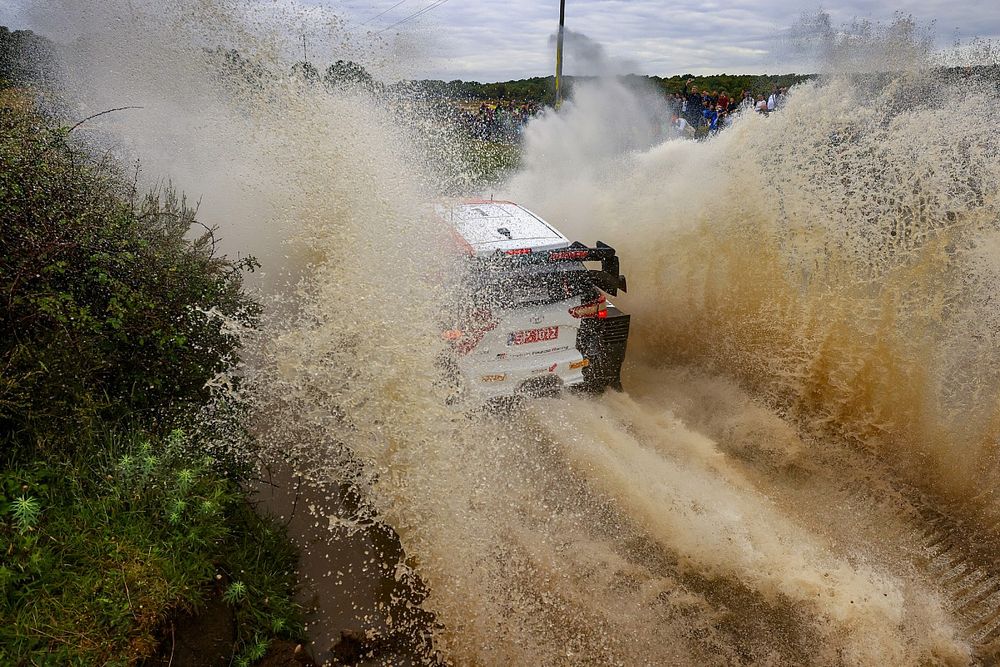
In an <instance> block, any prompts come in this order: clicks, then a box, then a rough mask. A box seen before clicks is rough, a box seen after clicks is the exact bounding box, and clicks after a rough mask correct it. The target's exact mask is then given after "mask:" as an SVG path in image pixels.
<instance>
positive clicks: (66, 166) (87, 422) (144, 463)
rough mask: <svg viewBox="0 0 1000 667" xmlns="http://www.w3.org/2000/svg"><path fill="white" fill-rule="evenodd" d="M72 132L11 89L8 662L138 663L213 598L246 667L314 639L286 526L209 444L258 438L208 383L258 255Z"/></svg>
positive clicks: (5, 507)
mask: <svg viewBox="0 0 1000 667" xmlns="http://www.w3.org/2000/svg"><path fill="white" fill-rule="evenodd" d="M73 139H74V135H73V131H72V129H71V128H67V127H65V126H60V125H59V124H57V123H55V122H54V121H52V120H51V119H49V118H46V117H43V116H41V115H39V114H38V113H36V112H35V111H34V110H33V108H32V105H31V103H30V101H29V98H28V95H27V94H26V93H24V92H23V91H17V90H9V89H8V90H0V216H2V219H3V221H4V224H3V226H2V227H0V290H2V293H3V295H4V296H3V298H4V308H3V309H0V552H2V554H3V557H2V558H0V664H51V665H64V664H78V665H89V664H122V665H124V664H134V663H136V662H138V661H140V660H142V659H144V658H147V657H149V656H151V655H152V654H153V653H154V652H155V651H156V650H157V645H158V643H159V642H160V640H162V639H163V638H164V634H165V628H166V627H167V624H168V621H169V620H171V619H174V618H176V617H177V615H178V614H182V613H188V612H197V611H198V610H199V609H201V608H203V607H204V605H205V604H206V603H207V601H208V600H209V599H210V598H211V597H212V596H216V597H217V599H220V600H223V601H224V603H225V604H227V605H229V606H230V607H231V608H232V611H233V614H234V618H235V620H236V627H237V634H236V640H235V643H234V645H233V657H234V662H235V664H250V663H251V662H252V661H254V660H256V659H259V658H261V657H263V655H264V653H265V652H266V650H267V647H268V644H269V642H270V641H271V640H272V639H273V638H279V637H286V638H299V637H300V636H301V633H302V626H301V622H300V621H299V620H298V617H297V611H296V607H295V606H294V604H293V603H292V601H291V596H292V589H293V586H294V576H293V574H292V573H293V570H294V565H295V554H294V552H293V551H292V549H291V547H290V545H289V544H288V542H287V540H286V538H285V536H284V534H283V531H282V530H281V529H280V527H278V526H276V525H274V524H272V523H271V522H269V521H267V520H264V519H261V518H259V517H258V516H257V515H256V514H255V513H254V512H253V510H252V508H251V507H250V506H249V505H248V503H247V501H246V494H245V492H244V491H243V489H242V488H241V484H242V483H244V482H245V481H246V478H245V475H246V472H247V471H246V468H245V466H244V465H243V464H242V463H241V462H240V460H238V459H237V458H235V457H231V456H222V455H220V456H219V458H218V459H212V458H208V457H206V456H205V454H204V452H205V451H206V444H207V443H208V442H212V443H214V444H222V445H223V449H220V450H219V451H231V450H227V449H226V447H227V446H229V447H231V446H233V445H236V447H235V450H236V451H243V450H245V449H246V447H247V446H248V443H249V442H250V439H249V438H248V436H247V435H246V434H245V432H244V431H243V429H242V426H241V415H242V411H243V410H244V409H245V408H244V407H243V406H241V405H239V404H238V403H234V402H232V400H230V401H229V402H225V401H220V400H215V402H213V397H212V396H211V395H210V393H209V390H208V389H206V383H207V382H208V381H209V380H211V379H212V378H213V377H215V376H216V375H217V374H218V373H221V372H226V371H228V370H230V369H231V368H232V367H233V365H234V364H235V363H236V361H237V359H238V354H239V338H238V336H237V335H236V334H234V333H233V331H234V329H236V328H238V327H234V326H233V325H242V326H253V324H254V323H255V320H256V317H257V315H258V312H259V307H258V305H257V304H255V303H254V302H253V301H252V300H251V299H249V298H248V297H247V296H246V294H245V293H244V292H243V290H242V272H243V270H253V269H254V268H255V267H256V263H255V261H254V260H253V259H252V258H247V259H244V260H242V261H239V262H233V261H230V260H227V259H226V258H224V257H218V256H217V255H216V254H215V248H214V236H213V234H212V230H211V229H206V228H204V227H201V226H200V223H198V222H197V219H196V217H195V211H194V210H193V209H192V208H191V207H189V206H188V205H187V204H186V202H185V200H184V198H183V197H182V196H179V195H177V194H176V193H175V192H174V191H173V190H172V189H171V188H170V187H166V188H163V189H162V190H161V191H158V192H154V193H151V194H147V195H138V194H137V192H136V188H135V184H134V176H133V178H129V177H128V176H127V175H126V174H124V173H122V172H120V171H119V170H117V169H116V168H114V167H112V166H109V160H107V159H106V158H104V159H95V158H93V157H92V156H91V155H90V153H89V152H88V151H87V150H85V149H83V148H81V147H80V146H79V145H78V144H77V143H75V142H74V140H73ZM192 231H200V232H201V233H200V234H198V235H195V236H192V235H191V232H192ZM210 403H211V404H212V406H213V407H214V408H215V409H214V410H213V422H212V423H211V424H210V425H209V426H206V425H205V424H204V423H202V422H201V421H200V420H199V419H198V418H197V416H198V414H199V412H200V411H201V410H202V409H203V408H204V407H205V406H206V405H208V404H210ZM181 429H183V430H181ZM220 440H221V441H222V442H221V443H220Z"/></svg>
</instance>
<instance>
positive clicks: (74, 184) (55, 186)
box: [0, 106, 258, 448]
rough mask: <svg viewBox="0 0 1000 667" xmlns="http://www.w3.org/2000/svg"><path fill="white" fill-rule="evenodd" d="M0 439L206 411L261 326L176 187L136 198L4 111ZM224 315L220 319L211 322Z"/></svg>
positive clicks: (120, 181) (30, 441)
mask: <svg viewBox="0 0 1000 667" xmlns="http://www.w3.org/2000/svg"><path fill="white" fill-rule="evenodd" d="M0 166H2V168H0V217H2V219H3V221H4V223H3V226H2V227H0V293H2V294H3V295H4V301H5V303H4V308H2V309H0V434H3V435H4V436H5V437H6V440H7V443H6V445H7V447H13V446H28V447H30V448H36V447H41V448H44V447H46V446H51V445H52V444H53V443H55V442H59V441H62V442H65V439H60V438H59V435H60V434H61V433H66V432H74V431H78V430H81V429H82V430H87V429H92V428H94V426H95V425H97V424H101V425H106V424H108V423H119V422H121V421H122V420H127V421H136V420H139V421H141V422H143V423H152V422H153V420H155V419H159V420H162V421H163V422H165V423H169V422H171V421H174V419H175V417H176V416H177V415H180V414H183V413H185V412H188V411H190V409H191V407H192V406H197V405H201V404H203V403H204V402H205V401H206V400H207V399H208V398H209V396H208V390H207V389H206V388H205V383H206V381H207V380H209V379H210V378H212V377H213V376H214V375H215V374H216V373H218V372H220V371H223V370H225V369H226V368H229V367H230V366H231V365H232V364H233V362H234V360H235V355H236V353H237V350H238V345H239V341H238V338H237V337H236V336H235V335H233V334H232V333H230V330H229V329H227V328H226V327H225V326H224V322H223V318H233V319H235V320H237V321H238V322H240V323H242V324H251V323H252V322H253V321H254V319H255V318H256V316H257V314H258V307H257V305H256V304H255V303H254V302H253V301H251V300H250V299H249V298H247V296H246V295H245V294H244V293H243V291H242V289H241V284H242V269H245V268H249V269H253V268H254V267H255V262H254V260H253V259H252V258H249V259H247V260H244V261H243V262H239V263H232V262H229V261H226V260H225V259H224V258H219V257H217V256H215V247H214V236H213V234H212V230H209V229H203V230H202V231H203V232H204V233H202V234H201V235H199V236H198V237H197V238H195V239H194V240H189V239H188V234H189V231H190V230H191V229H192V228H193V227H195V228H196V227H197V224H198V223H197V222H196V219H195V211H194V210H193V209H191V208H190V207H188V206H187V204H186V202H185V200H184V198H183V197H179V196H178V195H177V194H176V193H175V192H174V191H173V190H172V189H171V188H169V187H167V188H165V189H163V191H161V192H158V193H153V194H150V195H147V196H145V197H138V196H136V194H135V192H134V187H133V186H132V185H131V184H130V183H129V182H128V181H127V179H125V178H123V176H122V175H121V174H120V173H118V172H117V171H116V170H114V169H112V168H111V167H108V166H106V164H105V163H103V162H98V161H95V160H93V159H91V158H90V157H89V155H88V153H87V152H86V151H85V150H83V149H81V148H78V147H75V146H74V144H73V142H72V141H71V136H70V135H69V133H68V131H67V129H66V128H64V127H51V126H50V124H49V123H48V122H47V121H46V119H44V118H42V117H40V116H38V115H36V114H33V113H24V112H22V111H15V110H14V109H12V108H11V107H10V106H3V107H0ZM209 312H211V313H217V314H219V315H221V316H222V317H216V316H214V315H208V314H207V313H209Z"/></svg>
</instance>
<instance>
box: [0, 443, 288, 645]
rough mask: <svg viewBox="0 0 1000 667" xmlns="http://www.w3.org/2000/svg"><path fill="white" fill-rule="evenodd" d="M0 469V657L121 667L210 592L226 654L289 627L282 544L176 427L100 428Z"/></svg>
mask: <svg viewBox="0 0 1000 667" xmlns="http://www.w3.org/2000/svg"><path fill="white" fill-rule="evenodd" d="M85 444H86V445H88V446H85V447H74V448H73V450H74V451H76V452H78V454H76V455H75V456H74V457H73V459H72V460H63V461H59V460H36V461H35V462H33V463H32V464H31V465H28V466H13V467H10V468H9V469H7V470H6V471H5V472H2V473H0V481H2V488H0V544H2V546H3V553H4V557H3V559H2V561H0V563H2V564H0V592H2V595H0V664H24V663H26V664H36V665H50V664H51V665H91V664H107V665H128V664H134V663H136V662H138V661H141V660H142V659H143V658H146V657H149V656H151V655H152V654H153V653H154V652H155V651H156V649H157V647H158V644H159V641H160V632H161V629H162V628H163V627H164V626H165V623H166V621H167V619H168V618H169V617H171V616H173V615H176V614H178V613H182V612H197V610H198V609H199V608H200V607H201V605H202V604H203V603H204V602H205V600H206V599H207V597H208V596H210V595H215V594H218V595H221V596H222V598H223V599H224V600H225V602H226V603H227V604H229V605H231V607H232V608H233V612H234V615H235V618H236V621H237V623H236V625H237V638H236V642H235V644H234V646H233V658H234V663H235V664H250V663H252V662H253V661H254V660H257V659H259V658H261V657H263V655H264V653H265V652H266V650H267V646H268V644H269V642H270V641H271V640H272V639H275V638H299V637H300V636H301V633H302V626H301V622H300V620H299V617H298V610H297V608H296V607H295V606H294V604H293V603H292V602H291V599H290V592H291V590H292V588H293V587H294V567H295V553H294V551H293V549H292V547H291V546H290V544H289V543H288V541H287V540H286V538H285V535H284V534H283V532H282V530H280V528H278V527H277V526H275V525H274V524H272V523H270V522H268V521H266V520H264V519H261V518H260V517H259V516H257V515H256V514H255V513H254V511H253V509H252V508H251V507H250V506H249V505H248V504H247V502H246V500H245V496H244V494H243V492H242V491H241V489H240V488H239V486H238V485H237V484H236V483H235V482H233V481H231V480H229V479H227V478H226V477H225V476H224V475H223V474H220V472H219V471H218V469H217V463H216V462H215V461H213V460H212V459H211V458H210V457H206V456H203V455H199V454H198V453H197V448H195V447H194V446H193V445H192V444H191V443H188V442H187V441H186V439H185V438H183V435H182V434H180V433H179V432H176V431H175V432H174V433H173V434H172V436H171V437H168V438H166V439H163V440H155V439H147V438H146V437H145V436H143V435H141V434H139V433H135V432H133V433H128V434H124V435H122V434H108V435H105V436H103V437H102V438H99V439H95V440H94V441H92V442H89V443H85Z"/></svg>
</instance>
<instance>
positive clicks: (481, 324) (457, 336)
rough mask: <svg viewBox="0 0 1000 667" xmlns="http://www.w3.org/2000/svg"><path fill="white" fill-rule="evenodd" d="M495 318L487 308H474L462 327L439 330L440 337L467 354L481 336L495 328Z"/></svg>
mask: <svg viewBox="0 0 1000 667" xmlns="http://www.w3.org/2000/svg"><path fill="white" fill-rule="evenodd" d="M496 326H497V319H496V318H494V317H493V313H491V312H490V310H489V309H488V308H476V309H475V310H473V311H472V312H471V313H470V314H469V318H468V321H467V322H466V326H465V328H463V329H448V330H447V331H442V332H441V338H443V339H444V340H446V341H448V342H450V343H451V344H452V346H454V348H455V351H456V352H458V353H459V354H468V353H469V352H471V351H472V350H474V349H475V348H476V346H477V345H479V343H480V342H481V341H482V340H483V337H484V336H486V334H487V333H488V332H490V331H493V330H494V329H496Z"/></svg>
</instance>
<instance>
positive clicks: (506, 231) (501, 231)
mask: <svg viewBox="0 0 1000 667" xmlns="http://www.w3.org/2000/svg"><path fill="white" fill-rule="evenodd" d="M497 233H498V234H500V235H502V236H506V237H507V238H510V237H511V236H510V230H509V229H507V228H506V227H500V228H498V229H497Z"/></svg>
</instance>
